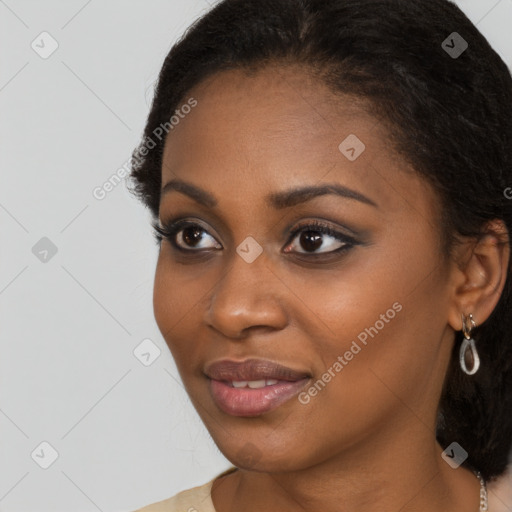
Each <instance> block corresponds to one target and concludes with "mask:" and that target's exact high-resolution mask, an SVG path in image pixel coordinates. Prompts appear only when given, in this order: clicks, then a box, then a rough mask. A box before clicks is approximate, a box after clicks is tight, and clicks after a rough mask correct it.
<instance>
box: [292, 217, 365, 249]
mask: <svg viewBox="0 0 512 512" xmlns="http://www.w3.org/2000/svg"><path fill="white" fill-rule="evenodd" d="M295 239H297V240H298V242H297V244H288V245H287V246H286V248H285V250H284V252H286V253H289V252H298V253H299V254H313V255H315V254H324V253H335V252H341V251H344V250H347V249H349V248H351V247H352V246H354V245H355V241H354V239H352V238H351V237H349V236H347V235H344V234H343V233H340V232H338V231H336V230H334V229H332V228H331V227H330V226H326V225H324V224H312V225H307V226H304V227H301V228H298V229H296V230H295V231H294V233H293V235H292V237H291V240H295ZM326 239H327V240H326ZM329 239H330V240H329ZM293 247H299V248H300V247H302V248H303V249H304V252H301V251H298V250H294V249H293ZM290 248H292V249H290ZM318 249H322V250H321V251H319V250H318Z"/></svg>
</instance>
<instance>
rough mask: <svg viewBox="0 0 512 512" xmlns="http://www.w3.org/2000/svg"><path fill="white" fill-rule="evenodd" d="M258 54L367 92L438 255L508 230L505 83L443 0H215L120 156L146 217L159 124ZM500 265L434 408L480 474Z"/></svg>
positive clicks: (510, 157)
mask: <svg viewBox="0 0 512 512" xmlns="http://www.w3.org/2000/svg"><path fill="white" fill-rule="evenodd" d="M454 33H455V34H454ZM271 63H278V64H279V63H282V64H287V63H291V64H299V65H302V66H303V68H304V70H305V72H306V71H310V72H312V73H314V74H315V75H316V76H318V77H319V78H320V79H322V80H323V82H324V83H325V84H327V85H329V86H330V87H331V88H332V90H333V91H336V92H339V93H345V94H355V95H357V96H358V97H360V98H363V99H365V100H367V103H368V104H369V105H370V110H371V113H372V114H374V115H375V116H376V117H378V118H379V119H380V120H381V121H382V122H384V123H386V125H387V126H388V127H389V137H390V141H389V142H390V143H391V144H392V145H393V147H394V148H395V149H396V150H397V151H398V152H399V153H400V154H401V156H402V157H403V158H404V159H406V160H407V161H408V162H409V163H411V164H412V167H413V168H414V169H415V170H416V171H417V172H418V173H420V174H421V175H422V176H423V177H424V178H425V179H426V180H428V182H429V183H431V184H432V185H433V186H434V188H435V190H436V192H437V193H438V195H439V198H440V200H441V204H442V218H441V225H440V234H442V238H443V240H444V246H443V254H444V255H445V256H449V255H450V254H451V252H450V251H451V249H452V248H453V244H454V243H455V240H456V238H457V235H463V236H475V237H478V236H480V235H481V233H482V227H483V226H484V224H485V223H486V222H487V221H489V220H492V219H502V220H503V221H504V223H505V225H506V227H507V229H508V231H509V232H510V231H511V229H512V201H511V199H508V197H512V194H507V193H506V192H505V191H506V190H507V188H508V187H509V186H512V78H511V75H510V72H509V70H508V68H507V66H506V65H505V63H504V62H503V60H502V59H501V58H500V57H499V56H498V54H497V53H496V52H495V51H494V50H493V49H492V48H491V46H490V45H489V43H488V42H487V40H486V39H485V38H484V36H483V35H482V34H481V33H480V32H479V31H478V29H477V28H476V27H475V26H474V25H473V23H472V22H471V21H470V20H469V19H468V18H467V17H466V16H465V15H464V13H463V12H462V11H461V10H460V9H459V8H458V7H457V6H456V5H455V4H454V3H452V2H451V1H448V0H428V1H425V0H223V1H221V2H219V3H218V4H217V5H216V6H215V7H214V8H212V9H211V10H210V11H209V12H208V13H207V14H206V15H204V16H203V17H202V18H200V19H198V20H197V21H196V22H195V23H194V24H193V25H192V26H191V27H190V28H189V29H188V30H187V31H186V33H185V34H184V36H183V37H182V38H181V40H180V41H179V42H178V43H177V44H176V45H174V46H173V48H172V49H171V51H170V52H169V54H168V55H167V57H166V59H165V62H164V64H163V67H162V69H161V72H160V75H159V79H158V82H157V86H156V88H155V95H154V98H153V103H152V106H151V111H150V113H149V116H148V119H147V124H146V127H145V130H144V136H143V138H142V141H141V143H140V144H139V146H138V147H137V148H136V149H135V150H134V151H133V154H132V169H131V176H130V179H131V180H132V183H133V189H132V192H133V193H134V194H135V195H136V196H137V197H138V198H139V199H141V200H142V202H143V203H144V204H145V205H146V206H147V207H148V208H149V209H150V211H151V213H152V215H153V217H154V219H157V218H158V211H159V205H160V188H161V166H162V153H163V146H164V143H165V137H162V135H161V134H162V127H165V133H167V132H169V131H170V129H172V124H170V123H169V120H170V119H171V117H172V116H173V115H176V112H178V113H179V112H180V111H179V107H180V104H182V102H185V101H186V100H187V93H188V92H189V91H190V89H191V88H192V87H194V86H196V85H198V84H199V83H200V82H201V81H202V80H203V79H205V78H206V77H208V76H210V75H212V74H214V73H217V72H219V71H222V70H227V69H230V68H231V69H233V68H245V69H251V68H252V69H254V68H257V67H258V66H265V65H268V64H271ZM189 101H190V100H189ZM176 119H177V117H176ZM155 134H159V136H157V135H155ZM150 141H151V142H150ZM148 148H150V149H148ZM507 196H508V197H507ZM506 243H509V242H508V241H507V242H506ZM510 268H511V265H509V268H508V273H507V279H506V283H505V288H504V291H503V293H502V295H501V297H500V300H499V302H498V304H497V306H496V308H495V309H494V311H493V312H492V314H491V316H490V317H489V318H488V319H487V321H486V322H484V323H483V324H482V325H480V326H478V327H477V328H476V329H475V332H474V338H475V340H476V343H477V348H478V351H479V354H480V358H481V368H480V370H479V371H478V373H476V374H475V375H473V376H468V375H466V374H464V373H463V372H462V371H461V369H460V367H459V364H458V357H457V356H458V350H459V347H460V343H461V341H462V333H461V332H460V331H459V332H456V333H455V343H454V348H453V354H452V359H451V363H450V367H449V370H448V372H447V375H446V378H445V382H444V387H443V392H442V397H441V401H440V405H439V411H438V423H437V432H436V436H437V439H438V441H439V442H440V444H441V446H443V448H444V447H446V446H448V445H449V444H450V443H451V442H453V441H456V442H458V443H459V444H460V445H461V446H462V447H463V448H464V449H465V450H466V451H467V452H468V458H467V460H466V461H465V462H464V465H465V466H467V467H470V468H472V469H476V470H479V471H480V472H481V473H482V476H483V477H484V478H486V479H487V480H489V479H492V478H493V477H496V476H498V475H500V474H501V473H503V472H504V470H505V468H506V465H507V463H508V455H509V450H510V447H511V443H512V308H511V297H510V295H511V286H512V285H511V279H510Z"/></svg>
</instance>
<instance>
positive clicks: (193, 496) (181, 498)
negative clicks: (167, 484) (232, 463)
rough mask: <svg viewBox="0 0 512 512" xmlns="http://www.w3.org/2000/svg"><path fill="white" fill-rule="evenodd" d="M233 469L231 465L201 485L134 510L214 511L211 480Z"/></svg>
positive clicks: (172, 511) (146, 511)
mask: <svg viewBox="0 0 512 512" xmlns="http://www.w3.org/2000/svg"><path fill="white" fill-rule="evenodd" d="M235 470H236V468H235V467H231V468H229V469H227V470H226V471H223V472H222V473H221V474H220V475H217V476H216V477H215V478H213V479H212V480H210V481H209V482H207V483H205V484H203V485H198V486H197V487H192V488H191V489H187V490H185V491H181V492H179V493H178V494H176V495H174V496H173V497H172V498H168V499H166V500H163V501H159V502H157V503H153V504H151V505H148V506H146V507H144V508H141V509H138V510H136V511H135V512H215V508H214V507H213V502H212V498H211V489H212V485H213V482H214V481H215V480H216V479H217V478H220V477H221V476H224V475H227V474H228V473H231V472H233V471H235Z"/></svg>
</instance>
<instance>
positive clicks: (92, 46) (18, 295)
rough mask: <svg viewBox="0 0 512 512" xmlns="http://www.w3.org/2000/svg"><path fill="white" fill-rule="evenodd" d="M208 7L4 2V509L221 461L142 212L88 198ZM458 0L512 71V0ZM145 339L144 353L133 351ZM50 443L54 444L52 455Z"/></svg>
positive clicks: (198, 474)
mask: <svg viewBox="0 0 512 512" xmlns="http://www.w3.org/2000/svg"><path fill="white" fill-rule="evenodd" d="M211 3H213V2H212V1H210V2H207V1H206V0H150V1H147V0H146V1H142V0H137V1H134V0H131V1H129V2H128V1H124V2H122V1H121V0H108V1H105V0H103V1H99V0H89V1H86V0H68V1H57V0H51V1H50V0H46V1H44V2H43V1H40V0H39V1H38V0H5V1H2V0H0V54H1V59H0V62H1V65H0V113H1V115H0V141H1V144H0V172H1V173H2V174H1V184H2V186H1V187H0V226H1V239H2V240H3V241H4V243H2V244H0V260H1V266H0V325H1V328H0V329H1V330H0V332H1V338H0V341H1V354H2V357H1V358H0V390H1V400H0V439H1V442H0V510H2V511H4V512H11V511H12V512H14V511H68V512H69V511H92V512H93V511H97V510H100V511H105V512H107V511H130V510H133V509H135V508H138V507H140V506H142V505H144V504H147V503H150V502H154V501H157V500H160V499H164V498H167V497H169V496H171V495H173V494H175V493H176V492H178V491H180V490H183V489H185V488H189V487H192V486H194V485H199V484H202V483H204V482H206V481H208V480H210V479H211V478H213V476H214V475H215V474H217V473H219V472H220V471H222V470H223V469H225V468H227V467H229V465H230V464H229V462H228V461H227V460H226V459H225V458H224V457H223V456H222V455H221V454H220V453H219V451H218V450H217V449H216V447H215V445H214V444H213V442H212V440H211V438H210V437H209V435H208V433H207V432H206V429H205V428H204V427H203V425H202V424H201V422H200V421H199V419H198V416H197V414H196V413H195V411H194V409H193V408H192V406H191V404H190V401H189V399H188V397H187V396H186V394H185V392H184V390H183V387H182V385H181V383H180V379H179V377H178V376H177V371H176V368H175V365H174V363H173V361H172V359H171V356H170V353H169V351H168V349H167V348H166V345H165V343H164V341H163V339H162V337H161V335H160V333H159V331H158V327H157V325H156V323H155V320H154V318H153V310H152V288H153V273H154V268H155V263H156V256H157V246H156V245H155V243H154V242H153V238H152V235H151V232H150V229H149V221H150V217H149V212H148V211H147V210H145V209H144V208H143V206H142V205H141V204H140V203H138V202H137V201H136V200H135V199H134V198H133V196H131V195H130V193H129V192H128V191H127V189H126V186H125V184H124V183H121V184H119V185H118V186H117V187H115V188H114V189H113V190H112V191H110V192H109V193H108V194H107V195H106V197H105V198H104V199H102V200H98V199H96V198H95V197H94V195H93V190H94V188H95V187H98V186H101V185H102V184H103V183H104V182H105V181H107V180H108V179H109V178H110V177H111V176H112V175H113V174H115V173H116V171H117V170H118V169H119V168H121V167H122V166H123V165H124V164H125V163H126V161H127V160H128V159H129V157H130V154H131V151H132V149H133V147H134V146H135V145H136V144H137V143H138V142H139V138H140V135H141V133H142V129H143V126H144V123H145V119H146V116H147V113H148V109H149V104H150V100H151V97H152V92H153V89H152V87H153V83H154V81H155V79H156V77H157V74H158V72H159V69H160V66H161V64H162V61H163V59H164V57H165V55H166V54H167V52H168V51H169V49H170V47H171V45H172V44H173V42H174V41H176V39H177V38H178V37H179V36H180V35H181V34H182V32H183V31H184V30H185V28H186V27H187V26H188V25H189V24H190V23H191V22H192V21H193V20H194V19H195V18H196V17H197V16H199V15H200V14H202V13H203V12H205V11H206V10H207V9H208V8H209V7H210V4H211ZM457 3H458V4H459V5H460V6H461V7H462V9H463V10H464V11H465V12H466V13H467V14H468V16H469V17H470V18H471V19H472V21H473V22H475V23H476V24H477V26H478V28H479V29H480V30H481V31H482V32H483V33H484V35H485V36H486V37H487V38H488V39H489V41H490V42H491V44H492V45H493V46H494V48H495V49H496V50H497V51H498V52H499V53H500V54H501V56H502V57H503V59H504V60H505V61H506V62H507V64H508V65H509V67H512V35H511V30H510V25H511V22H512V0H500V1H497V0H488V1H487V0H486V1H482V0H460V1H459V2H457ZM452 30H456V27H448V26H447V35H448V34H449V33H450V32H451V31H452ZM43 31H46V32H48V33H49V34H51V37H52V38H53V39H54V40H55V41H56V42H57V43H58V48H57V50H56V51H55V52H54V53H53V54H52V55H50V56H49V57H47V58H42V57H41V56H40V53H36V51H35V50H34V49H33V48H32V47H31V44H32V42H33V41H35V43H34V45H37V46H36V48H37V49H38V51H39V52H48V51H49V50H50V49H51V44H52V41H51V40H50V39H49V38H48V36H40V34H41V32H43ZM440 43H441V42H440ZM53 44H54V43H53ZM511 185H512V184H511ZM44 237H46V238H44ZM41 239H43V240H41ZM6 241H7V242H6ZM34 247H35V249H34ZM52 248H54V249H53V251H55V249H56V250H57V252H56V253H55V254H53V253H52ZM45 250H47V251H48V252H47V253H45V252H44V251H45ZM41 259H42V260H41ZM147 339H149V340H151V341H146V342H145V344H146V345H143V349H141V352H142V353H148V349H147V347H150V348H149V354H150V355H146V356H143V357H141V359H143V361H145V362H146V364H148V363H151V364H149V366H145V365H144V364H143V362H141V361H140V360H139V359H137V358H136V356H135V355H134V350H135V349H136V347H137V346H138V345H139V344H140V343H141V342H142V341H143V340H147ZM158 349H160V351H161V353H160V355H159V356H158ZM156 356H158V357H156ZM155 357H156V358H155ZM147 359H149V361H147ZM42 442H47V443H49V444H50V445H51V446H52V447H53V449H54V450H55V451H56V452H57V453H58V457H57V459H56V460H55V461H54V462H53V463H52V464H51V465H50V466H49V467H48V468H47V469H43V468H42V467H41V465H43V466H44V465H46V464H49V463H50V462H52V453H53V452H52V449H51V448H49V447H48V446H46V445H41V443H42Z"/></svg>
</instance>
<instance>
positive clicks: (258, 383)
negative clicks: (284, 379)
mask: <svg viewBox="0 0 512 512" xmlns="http://www.w3.org/2000/svg"><path fill="white" fill-rule="evenodd" d="M278 382H279V381H278V380H277V379H262V380H234V381H232V382H231V384H232V385H233V387H234V388H245V387H247V386H249V387H250V388H251V389H260V388H264V387H265V386H273V385H274V384H277V383H278Z"/></svg>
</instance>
